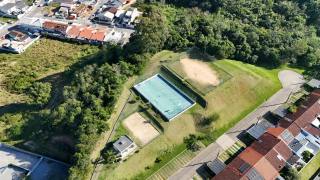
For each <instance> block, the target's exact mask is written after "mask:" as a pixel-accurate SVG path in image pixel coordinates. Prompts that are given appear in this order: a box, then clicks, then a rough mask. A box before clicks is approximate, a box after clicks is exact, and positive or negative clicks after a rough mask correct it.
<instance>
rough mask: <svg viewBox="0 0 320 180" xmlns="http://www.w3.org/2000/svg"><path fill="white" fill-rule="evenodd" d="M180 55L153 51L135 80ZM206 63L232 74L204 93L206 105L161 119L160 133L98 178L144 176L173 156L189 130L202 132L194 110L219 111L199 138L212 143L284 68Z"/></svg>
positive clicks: (274, 85) (263, 95) (273, 85)
mask: <svg viewBox="0 0 320 180" xmlns="http://www.w3.org/2000/svg"><path fill="white" fill-rule="evenodd" d="M180 56H181V54H180V53H173V52H171V51H162V52H160V53H158V54H156V55H155V56H154V57H153V58H152V59H151V61H150V63H149V65H148V66H147V67H146V69H145V72H144V73H143V75H142V76H140V77H139V78H138V81H137V82H140V81H142V80H143V79H146V78H147V77H150V76H151V75H153V74H155V73H157V72H158V71H159V68H160V65H161V64H165V65H168V64H170V62H173V61H175V60H177V58H179V57H180ZM192 57H194V56H192ZM210 63H211V64H212V65H214V66H216V67H218V68H219V69H222V70H223V71H225V72H227V73H229V74H230V75H231V76H232V78H231V79H229V80H228V81H226V82H225V83H223V84H222V85H220V86H218V87H216V88H215V89H214V90H213V91H211V92H210V93H208V94H207V95H206V96H205V99H206V100H207V101H208V107H207V108H206V109H203V108H202V107H200V106H199V105H196V106H194V107H193V108H191V109H190V110H189V111H187V112H185V113H184V114H182V115H181V116H179V117H177V119H175V120H174V121H172V122H170V123H168V122H164V121H162V122H161V124H163V127H164V133H163V134H161V135H160V136H159V137H158V138H157V139H155V140H154V141H152V142H151V143H150V144H148V145H146V146H145V147H144V148H142V149H140V151H139V152H138V153H136V154H134V155H133V156H132V157H130V158H129V159H128V160H126V161H125V162H123V163H121V164H118V165H114V166H111V167H110V166H105V167H104V168H103V171H102V172H101V174H100V177H99V179H101V180H102V179H145V178H147V177H149V176H150V175H151V174H153V173H154V172H156V171H157V170H159V169H160V168H161V167H162V166H163V165H165V164H166V163H167V162H169V161H170V160H171V159H172V158H173V157H176V156H177V155H178V154H180V153H181V152H183V151H184V148H183V147H184V145H183V144H182V143H183V138H184V137H185V136H187V135H189V134H198V135H202V133H201V132H197V131H196V128H195V126H194V123H193V116H192V113H195V112H196V113H201V114H203V115H206V116H209V115H211V114H213V113H218V114H219V115H220V118H219V119H218V120H217V121H216V122H215V124H214V128H213V129H212V130H213V131H212V134H211V136H212V138H211V139H206V140H204V141H203V143H204V144H205V145H208V144H210V143H212V142H213V141H214V140H215V138H217V137H219V136H220V135H221V134H223V132H225V131H226V130H228V129H229V128H231V127H232V126H234V124H236V123H237V122H238V121H239V120H241V119H242V118H243V117H245V116H246V115H247V114H248V113H250V112H251V111H253V110H254V109H255V108H256V107H257V106H259V105H260V104H261V103H262V102H264V101H265V100H267V99H268V98H269V97H270V96H271V95H273V94H274V93H275V92H276V91H278V90H279V89H280V88H281V84H280V82H279V80H278V72H279V71H280V70H282V69H284V68H286V67H284V68H279V69H273V70H268V69H265V68H261V67H256V66H253V65H249V64H245V63H242V62H239V61H232V60H220V61H214V62H210ZM131 106H137V105H131ZM128 109H129V110H128V111H131V112H130V113H126V112H124V114H127V115H129V114H131V113H132V109H130V108H128ZM159 156H160V157H161V159H162V161H161V163H160V164H159V163H155V160H156V158H157V157H158V158H159ZM161 165H162V166H161ZM166 176H168V175H166Z"/></svg>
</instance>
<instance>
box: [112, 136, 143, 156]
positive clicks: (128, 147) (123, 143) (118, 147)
mask: <svg viewBox="0 0 320 180" xmlns="http://www.w3.org/2000/svg"><path fill="white" fill-rule="evenodd" d="M113 148H114V150H115V151H116V152H117V153H118V156H120V157H121V159H125V158H127V157H128V156H129V155H130V154H132V153H134V152H135V151H136V150H137V148H138V146H137V145H136V144H135V143H134V142H133V141H132V140H131V139H130V138H129V137H128V136H121V137H120V138H119V139H118V140H117V141H116V142H115V143H113Z"/></svg>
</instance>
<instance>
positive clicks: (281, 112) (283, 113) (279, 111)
mask: <svg viewBox="0 0 320 180" xmlns="http://www.w3.org/2000/svg"><path fill="white" fill-rule="evenodd" d="M272 113H273V114H274V115H277V116H279V117H281V118H283V117H285V116H286V115H287V113H288V110H287V108H286V107H285V106H279V107H278V108H277V109H275V110H274V111H273V112H272Z"/></svg>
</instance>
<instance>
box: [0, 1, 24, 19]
mask: <svg viewBox="0 0 320 180" xmlns="http://www.w3.org/2000/svg"><path fill="white" fill-rule="evenodd" d="M28 8H29V6H28V5H27V4H26V2H25V1H24V0H15V1H11V0H2V1H0V16H5V17H10V18H18V16H19V15H20V14H23V13H24V12H25V11H27V9H28Z"/></svg>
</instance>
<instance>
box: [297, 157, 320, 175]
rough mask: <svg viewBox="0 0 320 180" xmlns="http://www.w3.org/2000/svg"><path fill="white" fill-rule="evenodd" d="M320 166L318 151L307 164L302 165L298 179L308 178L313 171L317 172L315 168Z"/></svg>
mask: <svg viewBox="0 0 320 180" xmlns="http://www.w3.org/2000/svg"><path fill="white" fill-rule="evenodd" d="M319 168H320V153H318V154H317V155H316V156H315V157H314V158H313V159H312V161H311V162H309V164H308V165H307V166H306V167H304V168H303V169H302V170H301V171H300V172H299V176H300V179H302V180H304V179H310V178H311V176H313V175H314V173H316V172H317V170H318V169H319Z"/></svg>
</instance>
